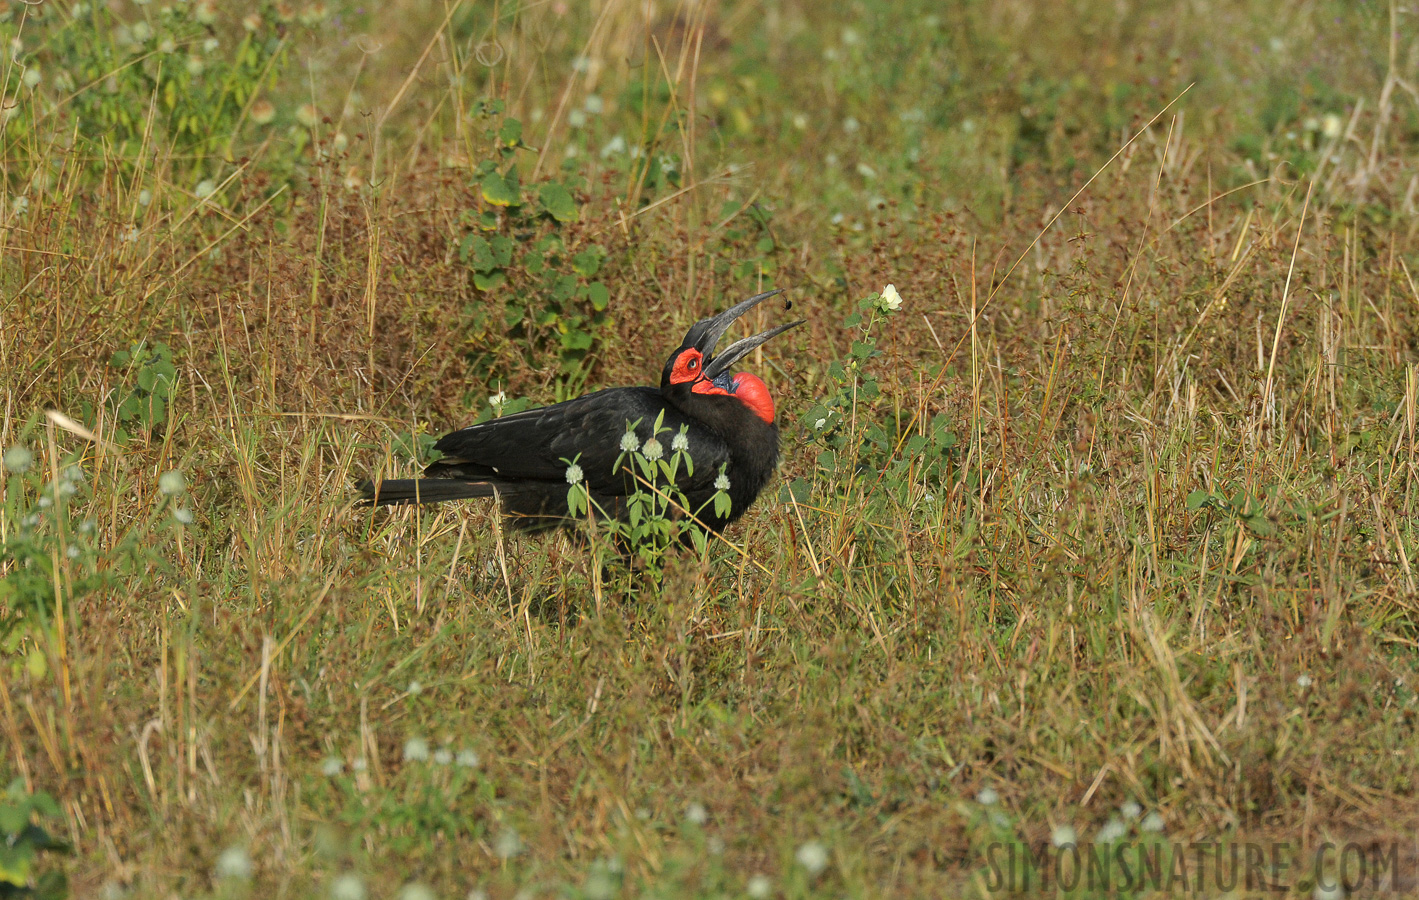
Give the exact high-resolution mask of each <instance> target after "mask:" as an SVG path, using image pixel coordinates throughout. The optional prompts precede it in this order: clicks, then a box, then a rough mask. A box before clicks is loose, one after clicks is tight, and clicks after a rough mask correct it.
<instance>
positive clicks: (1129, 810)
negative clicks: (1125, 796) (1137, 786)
mask: <svg viewBox="0 0 1419 900" xmlns="http://www.w3.org/2000/svg"><path fill="white" fill-rule="evenodd" d="M1118 811H1119V812H1120V813H1121V814H1122V815H1123V817H1124V818H1125V819H1136V818H1138V817H1139V816H1141V815H1143V807H1141V806H1139V805H1138V803H1137V801H1134V800H1125V801H1124V803H1123V805H1122V806H1120V807H1119V808H1118Z"/></svg>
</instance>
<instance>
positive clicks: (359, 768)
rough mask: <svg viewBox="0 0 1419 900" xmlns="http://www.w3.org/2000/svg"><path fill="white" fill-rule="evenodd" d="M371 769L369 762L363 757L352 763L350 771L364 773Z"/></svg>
mask: <svg viewBox="0 0 1419 900" xmlns="http://www.w3.org/2000/svg"><path fill="white" fill-rule="evenodd" d="M369 767H370V764H369V762H368V761H366V760H365V758H364V757H363V756H361V757H360V758H359V759H357V760H355V761H354V762H352V763H350V771H351V772H364V771H365V770H367V769H369Z"/></svg>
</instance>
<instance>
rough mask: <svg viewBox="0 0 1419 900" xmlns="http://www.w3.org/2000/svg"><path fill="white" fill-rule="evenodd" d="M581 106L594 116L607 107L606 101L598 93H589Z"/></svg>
mask: <svg viewBox="0 0 1419 900" xmlns="http://www.w3.org/2000/svg"><path fill="white" fill-rule="evenodd" d="M581 106H582V109H585V110H586V111H587V112H589V113H591V114H592V115H593V116H594V115H597V114H598V113H600V112H601V111H602V110H603V109H605V108H606V101H604V100H602V99H601V97H600V96H599V95H597V94H587V95H586V100H585V101H583V102H582V104H581Z"/></svg>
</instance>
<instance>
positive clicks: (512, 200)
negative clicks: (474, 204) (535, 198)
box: [483, 172, 522, 206]
mask: <svg viewBox="0 0 1419 900" xmlns="http://www.w3.org/2000/svg"><path fill="white" fill-rule="evenodd" d="M483 199H484V200H485V201H487V202H488V203H491V204H492V205H493V206H516V205H517V204H518V202H519V201H520V200H521V199H522V198H521V195H520V193H519V191H518V189H517V179H516V177H515V176H513V175H511V173H509V175H508V176H507V177H506V178H505V177H503V176H502V175H499V174H498V173H497V172H489V173H488V174H487V175H484V176H483Z"/></svg>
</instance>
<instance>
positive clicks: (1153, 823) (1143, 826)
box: [1138, 811, 1163, 834]
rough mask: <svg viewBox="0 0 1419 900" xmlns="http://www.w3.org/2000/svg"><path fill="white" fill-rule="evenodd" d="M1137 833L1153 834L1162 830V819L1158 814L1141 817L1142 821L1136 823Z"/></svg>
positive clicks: (1152, 813)
mask: <svg viewBox="0 0 1419 900" xmlns="http://www.w3.org/2000/svg"><path fill="white" fill-rule="evenodd" d="M1138 830H1139V831H1147V832H1150V833H1153V834H1157V833H1158V832H1160V831H1162V830H1163V817H1162V815H1160V814H1159V813H1158V812H1156V811H1154V812H1150V813H1149V814H1148V815H1146V816H1144V817H1143V821H1142V822H1139V823H1138Z"/></svg>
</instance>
